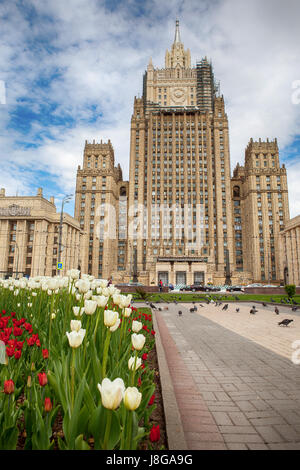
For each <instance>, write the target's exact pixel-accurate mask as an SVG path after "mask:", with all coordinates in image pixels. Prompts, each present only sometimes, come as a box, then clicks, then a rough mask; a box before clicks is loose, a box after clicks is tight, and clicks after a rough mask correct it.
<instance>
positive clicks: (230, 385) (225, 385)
mask: <svg viewBox="0 0 300 470" xmlns="http://www.w3.org/2000/svg"><path fill="white" fill-rule="evenodd" d="M222 387H223V389H224V390H225V391H226V392H236V391H237V390H238V388H237V386H236V385H234V384H233V383H222Z"/></svg>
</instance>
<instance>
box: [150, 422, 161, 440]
mask: <svg viewBox="0 0 300 470" xmlns="http://www.w3.org/2000/svg"><path fill="white" fill-rule="evenodd" d="M149 438H150V441H151V442H157V441H159V439H160V429H159V424H158V425H157V426H154V424H153V426H152V429H151V431H150V436H149Z"/></svg>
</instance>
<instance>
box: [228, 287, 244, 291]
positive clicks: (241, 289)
mask: <svg viewBox="0 0 300 470" xmlns="http://www.w3.org/2000/svg"><path fill="white" fill-rule="evenodd" d="M226 290H227V292H244V289H243V288H242V287H241V286H230V287H227V289H226Z"/></svg>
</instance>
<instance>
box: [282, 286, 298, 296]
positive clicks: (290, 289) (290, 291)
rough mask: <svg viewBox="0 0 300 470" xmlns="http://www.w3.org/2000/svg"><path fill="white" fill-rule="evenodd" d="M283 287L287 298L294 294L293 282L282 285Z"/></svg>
mask: <svg viewBox="0 0 300 470" xmlns="http://www.w3.org/2000/svg"><path fill="white" fill-rule="evenodd" d="M284 288H285V292H286V293H287V295H288V296H289V298H291V297H294V295H295V294H296V286H295V284H287V285H286V286H284Z"/></svg>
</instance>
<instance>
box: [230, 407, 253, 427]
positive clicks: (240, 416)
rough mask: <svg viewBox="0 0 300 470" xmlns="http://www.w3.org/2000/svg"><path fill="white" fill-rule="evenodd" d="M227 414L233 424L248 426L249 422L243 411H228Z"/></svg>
mask: <svg viewBox="0 0 300 470" xmlns="http://www.w3.org/2000/svg"><path fill="white" fill-rule="evenodd" d="M228 415H229V417H230V419H231V420H232V422H233V424H235V425H236V426H250V422H249V421H248V419H247V418H246V416H245V415H244V413H242V412H240V411H237V412H235V411H234V412H233V411H229V413H228Z"/></svg>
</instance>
